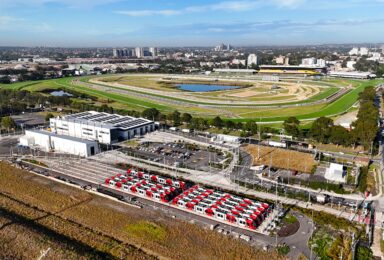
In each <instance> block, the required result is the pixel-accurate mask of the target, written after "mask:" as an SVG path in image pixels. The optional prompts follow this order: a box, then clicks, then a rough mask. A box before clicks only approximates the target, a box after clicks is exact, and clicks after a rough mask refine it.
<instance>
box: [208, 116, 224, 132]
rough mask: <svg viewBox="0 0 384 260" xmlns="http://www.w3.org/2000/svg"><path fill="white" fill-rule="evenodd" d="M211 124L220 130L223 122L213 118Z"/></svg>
mask: <svg viewBox="0 0 384 260" xmlns="http://www.w3.org/2000/svg"><path fill="white" fill-rule="evenodd" d="M211 124H212V125H213V126H214V127H217V128H219V129H220V128H222V127H223V125H224V123H223V120H222V119H221V118H220V117H219V116H216V117H215V118H213V119H212V122H211Z"/></svg>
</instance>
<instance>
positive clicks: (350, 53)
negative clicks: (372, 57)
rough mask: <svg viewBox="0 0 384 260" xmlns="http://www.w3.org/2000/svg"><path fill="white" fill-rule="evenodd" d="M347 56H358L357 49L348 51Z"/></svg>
mask: <svg viewBox="0 0 384 260" xmlns="http://www.w3.org/2000/svg"><path fill="white" fill-rule="evenodd" d="M348 54H349V55H351V56H353V55H358V54H359V48H356V47H354V48H352V50H350V51H349V53H348Z"/></svg>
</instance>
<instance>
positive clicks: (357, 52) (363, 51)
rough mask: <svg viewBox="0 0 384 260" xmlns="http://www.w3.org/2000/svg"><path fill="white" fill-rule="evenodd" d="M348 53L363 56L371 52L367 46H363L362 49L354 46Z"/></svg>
mask: <svg viewBox="0 0 384 260" xmlns="http://www.w3.org/2000/svg"><path fill="white" fill-rule="evenodd" d="M348 54H349V55H350V56H357V55H361V56H363V55H368V54H369V49H368V48H367V47H361V48H360V49H359V48H356V47H354V48H352V50H350V51H349V52H348Z"/></svg>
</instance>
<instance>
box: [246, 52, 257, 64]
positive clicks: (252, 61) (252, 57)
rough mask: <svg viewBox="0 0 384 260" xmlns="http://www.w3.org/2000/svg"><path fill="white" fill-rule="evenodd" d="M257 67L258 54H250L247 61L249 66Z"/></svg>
mask: <svg viewBox="0 0 384 260" xmlns="http://www.w3.org/2000/svg"><path fill="white" fill-rule="evenodd" d="M252 65H257V56H256V54H253V53H252V54H249V55H248V59H247V66H248V67H250V66H252Z"/></svg>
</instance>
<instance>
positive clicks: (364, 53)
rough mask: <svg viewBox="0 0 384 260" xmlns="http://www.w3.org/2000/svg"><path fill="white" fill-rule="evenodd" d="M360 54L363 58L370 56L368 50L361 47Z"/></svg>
mask: <svg viewBox="0 0 384 260" xmlns="http://www.w3.org/2000/svg"><path fill="white" fill-rule="evenodd" d="M359 54H360V55H361V56H363V55H368V54H369V50H368V48H366V47H361V48H360V51H359Z"/></svg>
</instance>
